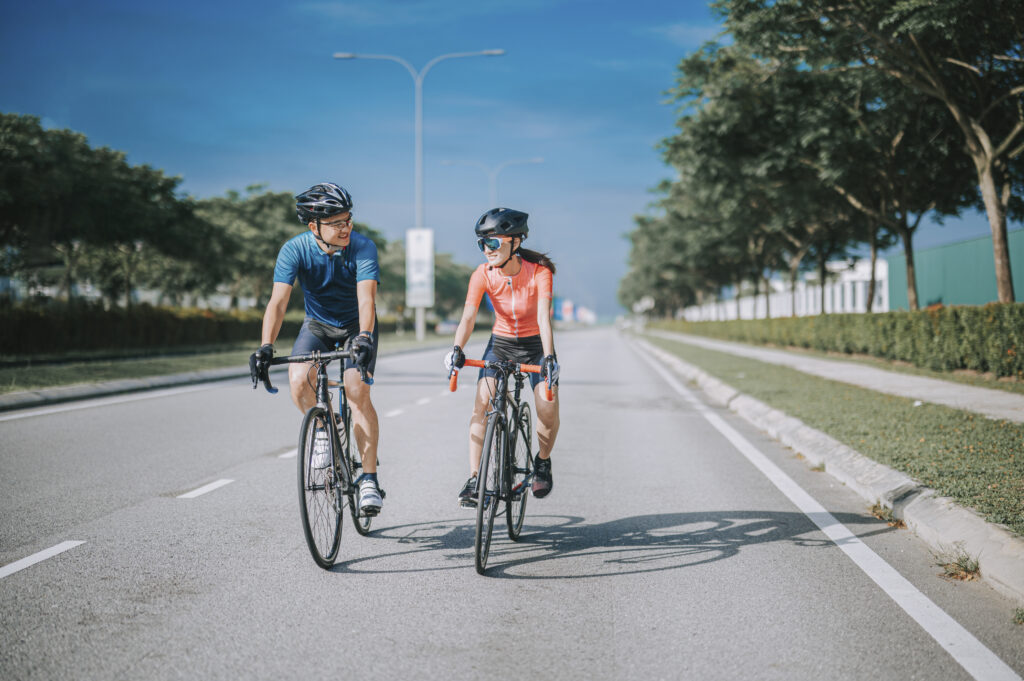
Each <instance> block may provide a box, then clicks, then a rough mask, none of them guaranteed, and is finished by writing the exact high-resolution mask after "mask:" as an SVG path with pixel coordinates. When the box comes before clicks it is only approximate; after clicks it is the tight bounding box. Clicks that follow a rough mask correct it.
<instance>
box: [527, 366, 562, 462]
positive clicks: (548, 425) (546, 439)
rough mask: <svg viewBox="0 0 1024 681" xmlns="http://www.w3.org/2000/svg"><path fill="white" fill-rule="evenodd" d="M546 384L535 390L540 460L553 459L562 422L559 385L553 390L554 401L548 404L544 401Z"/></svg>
mask: <svg viewBox="0 0 1024 681" xmlns="http://www.w3.org/2000/svg"><path fill="white" fill-rule="evenodd" d="M544 387H545V383H544V382H543V381H542V382H540V383H538V384H537V387H536V388H534V391H533V396H534V401H533V404H534V406H535V407H536V408H537V443H538V444H539V445H540V458H542V459H547V458H550V457H551V450H552V449H553V448H554V446H555V438H556V437H557V436H558V426H559V425H560V420H559V416H558V385H557V384H556V385H555V386H554V388H552V389H551V393H552V396H553V397H554V400H552V401H551V402H548V401H547V400H545V399H544V397H543V395H544Z"/></svg>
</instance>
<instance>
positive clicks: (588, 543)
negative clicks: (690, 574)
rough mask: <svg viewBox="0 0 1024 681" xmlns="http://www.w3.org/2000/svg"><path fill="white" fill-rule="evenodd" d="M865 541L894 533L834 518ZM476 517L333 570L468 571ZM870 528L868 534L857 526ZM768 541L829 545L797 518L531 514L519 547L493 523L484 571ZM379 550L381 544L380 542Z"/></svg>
mask: <svg viewBox="0 0 1024 681" xmlns="http://www.w3.org/2000/svg"><path fill="white" fill-rule="evenodd" d="M835 518H836V519H837V520H838V521H839V522H840V523H843V524H844V525H846V526H847V527H850V528H851V530H853V531H854V532H855V533H856V534H858V536H861V537H865V536H871V535H874V534H879V533H883V532H889V531H890V530H891V528H889V527H887V526H885V525H884V524H881V523H880V522H879V521H878V520H876V519H875V518H873V517H870V516H863V515H853V514H835ZM474 522H475V518H473V519H471V518H462V519H458V520H442V521H435V522H428V523H415V524H409V525H400V526H396V527H387V528H383V529H381V530H379V531H377V532H374V536H375V537H377V538H379V539H382V540H391V541H393V542H394V543H395V544H396V545H397V548H398V549H399V550H396V551H385V552H383V553H381V554H378V555H374V556H370V557H364V558H358V559H355V560H351V561H347V562H341V563H339V564H338V565H336V566H335V567H334V570H335V571H337V572H371V571H372V572H377V573H380V572H384V573H388V572H399V573H400V572H424V571H432V570H452V569H463V568H464V569H470V570H472V569H473V534H474V527H475V525H474ZM863 524H868V525H870V526H871V527H870V529H869V530H868V531H867V532H857V531H856V529H855V528H854V526H856V525H863ZM770 542H790V543H792V544H793V545H796V546H803V547H808V548H826V547H830V546H833V544H832V542H831V541H829V540H828V539H826V538H825V537H824V536H823V535H822V534H821V532H820V531H819V530H818V528H817V526H816V525H814V523H812V522H811V521H810V519H808V518H807V516H805V515H804V514H802V513H795V512H794V513H788V512H786V513H783V512H777V511H709V512H697V513H660V514H652V515H638V516H630V517H626V518H620V519H617V520H610V521H607V522H603V523H588V522H587V521H586V519H585V518H581V517H578V516H552V515H547V516H530V515H527V519H526V526H525V527H524V528H523V533H522V536H521V538H520V541H518V542H512V541H510V540H509V539H508V536H507V534H506V532H505V523H504V516H503V515H502V514H499V515H498V517H497V518H495V523H494V538H493V540H492V543H491V554H490V558H489V559H488V561H487V564H488V568H487V574H488V575H489V576H493V577H506V578H514V579H574V578H581V577H614V576H617V575H627V574H636V573H641V572H655V571H662V570H676V569H680V568H686V567H692V566H696V565H702V564H705V563H710V562H714V561H717V560H723V559H726V558H731V557H733V556H735V555H737V554H738V553H739V552H740V551H742V550H745V549H749V548H752V547H755V546H757V545H760V544H767V543H770ZM377 546H380V547H382V548H383V547H384V546H385V542H383V541H382V542H380V543H379V544H377Z"/></svg>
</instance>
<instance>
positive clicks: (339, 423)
mask: <svg viewBox="0 0 1024 681" xmlns="http://www.w3.org/2000/svg"><path fill="white" fill-rule="evenodd" d="M345 359H351V360H353V361H355V352H354V351H353V350H352V348H351V347H347V348H346V349H344V350H332V351H330V352H320V351H315V352H311V353H309V354H305V355H289V356H286V357H275V358H273V359H271V360H270V364H272V365H276V364H294V363H306V362H309V363H312V367H311V368H310V372H311V373H312V372H314V371H315V372H316V386H315V392H316V406H315V407H312V408H310V410H309V411H307V412H306V415H305V417H304V418H303V420H302V430H301V431H300V432H299V450H298V456H297V457H296V458H297V459H298V465H299V510H300V512H301V516H302V530H303V532H304V533H305V535H306V544H307V545H308V546H309V552H310V554H312V556H313V560H314V561H316V564H317V565H319V566H320V567H322V568H324V569H327V568H329V567H331V566H332V565H333V564H334V561H335V560H336V559H337V557H338V547H339V546H340V544H341V526H342V516H344V514H345V507H346V506H347V507H348V509H349V513H350V515H351V516H352V523H353V524H354V525H355V527H356V532H358V533H359V534H361V535H366V534H368V533H369V532H370V524H371V522H372V521H373V516H372V515H368V514H366V513H363V512H362V511H360V509H359V498H358V497H359V486H358V485H357V484H356V480H357V478H358V475H357V471H359V469H361V468H362V466H363V464H362V460H361V457H360V456H359V453H358V452H357V451H355V447H353V446H352V410H351V409H350V408H349V406H348V398H347V397H346V395H345V379H344V373H345V363H344V362H341V363H340V364H339V366H340V367H341V370H340V372H339V374H340V375H339V379H338V381H331V380H328V378H327V365H328V364H330V363H331V362H332V361H334V360H345ZM360 374H361V376H362V379H363V381H364V382H368V380H367V374H366V372H365V371H363V370H360ZM263 384H264V387H265V388H266V389H267V391H268V392H271V393H276V392H277V388H275V387H273V386H272V385H271V384H270V378H269V375H268V376H267V377H266V378H265V379H264V381H263ZM335 386H336V387H337V388H338V409H337V411H335V410H334V408H333V406H332V401H331V392H330V388H332V387H335ZM325 440H326V442H325ZM325 447H326V448H327V452H328V461H327V465H326V466H322V464H323V461H322V457H323V454H322V452H323V450H324V448H325ZM318 450H319V452H318ZM318 453H319V458H320V459H321V460H319V461H318V460H317V459H318ZM380 495H381V497H383V496H384V490H380Z"/></svg>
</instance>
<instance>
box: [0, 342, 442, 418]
mask: <svg viewBox="0 0 1024 681" xmlns="http://www.w3.org/2000/svg"><path fill="white" fill-rule="evenodd" d="M448 347H449V345H448V344H447V343H446V344H431V345H426V346H416V347H409V348H401V349H398V350H391V351H387V352H385V353H384V354H382V355H380V357H381V358H385V357H390V356H393V355H403V354H407V353H410V352H420V351H422V350H437V349H443V348H448ZM438 365H439V366H440V362H439V363H438ZM287 370H288V367H286V366H283V365H282V366H275V367H273V368H272V369H271V371H272V372H273V373H280V372H284V371H287ZM248 377H249V370H248V368H245V369H238V368H236V367H227V368H224V369H208V370H205V371H189V372H185V373H181V374H168V375H166V376H151V377H147V378H126V379H121V380H118V381H105V382H102V383H82V384H80V385H68V386H61V387H59V388H44V389H42V390H26V391H23V392H15V393H7V394H6V395H0V412H4V411H12V410H14V409H26V408H29V407H43V406H49V405H52V404H60V403H62V402H74V401H76V400H87V399H92V398H95V397H110V396H113V395H123V394H126V393H134V392H142V391H145V390H158V389H161V388H176V387H178V386H183V385H194V384H197V383H211V382H214V381H226V380H230V379H233V378H248Z"/></svg>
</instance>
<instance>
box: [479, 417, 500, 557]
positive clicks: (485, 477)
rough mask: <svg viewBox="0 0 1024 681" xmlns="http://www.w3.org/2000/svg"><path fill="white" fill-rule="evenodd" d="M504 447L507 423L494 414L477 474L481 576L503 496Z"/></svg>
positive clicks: (489, 424) (488, 428)
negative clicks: (502, 468)
mask: <svg viewBox="0 0 1024 681" xmlns="http://www.w3.org/2000/svg"><path fill="white" fill-rule="evenodd" d="M504 446H505V428H504V424H503V423H502V422H501V419H500V418H499V417H498V415H497V414H491V416H490V418H489V419H487V429H486V430H485V431H484V448H483V451H482V452H481V455H480V471H479V472H478V473H477V500H476V537H475V540H474V542H473V548H474V552H475V554H476V571H477V572H478V573H479V574H481V575H482V574H484V570H486V569H487V556H488V554H489V553H490V550H491V532H492V530H494V516H495V514H496V513H497V511H498V500H499V496H500V493H501V487H500V486H499V485H500V483H501V466H502V460H501V454H502V450H503V448H504Z"/></svg>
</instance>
